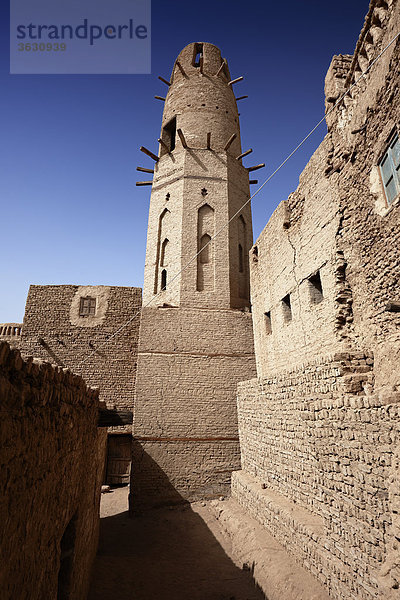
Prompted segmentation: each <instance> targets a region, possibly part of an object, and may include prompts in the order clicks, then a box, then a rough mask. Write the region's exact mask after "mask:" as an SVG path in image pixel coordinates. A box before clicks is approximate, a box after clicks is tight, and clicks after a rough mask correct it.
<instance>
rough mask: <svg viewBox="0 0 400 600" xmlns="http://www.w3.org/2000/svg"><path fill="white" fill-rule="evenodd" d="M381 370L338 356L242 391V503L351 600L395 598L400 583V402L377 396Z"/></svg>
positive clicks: (367, 360)
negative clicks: (376, 373)
mask: <svg viewBox="0 0 400 600" xmlns="http://www.w3.org/2000/svg"><path fill="white" fill-rule="evenodd" d="M372 369H373V360H372V357H371V356H370V355H369V354H362V353H358V354H357V355H352V356H351V355H346V354H337V355H333V356H328V357H326V358H325V359H324V360H321V361H315V362H313V363H310V364H308V365H303V367H302V368H300V369H299V370H297V371H292V372H286V373H285V374H283V373H281V374H280V375H279V376H275V377H273V376H271V377H269V378H262V379H259V380H251V381H248V382H243V383H241V384H239V397H238V418H239V433H240V445H241V456H242V471H239V472H237V473H235V474H234V477H233V481H232V491H233V495H234V496H235V497H236V498H237V500H238V501H239V502H240V503H241V504H242V505H243V506H244V507H245V508H246V509H247V510H248V511H249V512H250V513H251V514H252V515H253V516H254V517H256V518H257V519H258V520H259V521H260V522H261V523H262V524H264V525H265V526H266V527H267V528H268V529H270V530H271V532H272V533H273V534H274V535H275V536H276V537H277V538H278V539H279V541H281V543H282V544H284V545H285V546H286V548H287V549H288V550H289V551H290V552H291V553H292V554H293V555H294V556H295V557H296V558H297V559H298V560H299V561H300V562H302V564H304V565H305V566H307V567H308V568H309V570H310V571H311V572H312V573H313V574H314V575H315V576H316V577H317V578H318V579H319V580H320V581H321V582H322V583H324V584H325V585H326V586H327V588H328V590H329V592H330V593H331V595H332V596H333V597H334V598H340V599H342V600H349V599H357V600H361V599H368V600H369V599H371V598H376V597H379V598H392V595H391V594H393V593H394V594H395V593H396V589H397V588H396V585H397V583H396V582H398V581H400V570H399V568H398V566H396V561H395V560H394V558H393V556H394V554H396V548H397V546H396V544H397V542H396V536H397V537H398V536H399V533H400V530H399V519H398V514H397V511H398V505H399V498H400V497H399V480H400V479H399V475H398V471H396V469H397V468H398V456H397V454H396V448H397V447H398V444H399V441H400V440H399V425H400V404H399V403H400V394H399V393H396V392H392V393H391V394H389V395H388V394H384V393H382V394H374V393H371V392H370V391H369V392H368V390H371V389H372V388H371V384H372V383H373V371H372ZM365 390H367V393H366V392H365ZM394 597H397V596H395V595H394V596H393V598H394Z"/></svg>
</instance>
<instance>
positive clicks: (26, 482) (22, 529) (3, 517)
mask: <svg viewBox="0 0 400 600" xmlns="http://www.w3.org/2000/svg"><path fill="white" fill-rule="evenodd" d="M0 393H1V394H0V395H1V406H0V416H1V419H0V438H1V441H2V443H1V448H0V490H1V492H0V494H1V502H0V506H1V514H0V538H1V540H2V543H1V549H0V564H1V568H0V586H1V590H2V597H4V598H18V600H42V599H43V598H56V597H58V598H67V597H68V598H70V599H71V600H73V599H74V600H82V599H84V598H85V597H86V592H87V588H88V583H89V576H90V568H91V564H92V561H93V559H94V556H95V553H96V549H97V541H98V524H99V503H100V489H101V483H102V478H103V469H104V458H105V443H106V433H105V432H104V433H103V430H99V429H98V427H97V420H98V411H99V400H98V391H97V390H93V389H91V388H88V387H87V386H86V384H85V382H84V381H83V380H82V379H81V378H80V377H78V376H76V375H73V374H72V373H71V372H69V371H67V370H64V369H61V368H58V367H52V366H51V365H50V364H49V363H45V362H42V361H40V360H36V359H35V360H33V359H28V360H23V359H22V358H21V355H20V352H19V351H18V350H16V349H14V350H11V349H10V346H9V345H8V344H7V343H5V342H0Z"/></svg>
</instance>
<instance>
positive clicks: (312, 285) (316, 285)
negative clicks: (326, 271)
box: [308, 271, 324, 304]
mask: <svg viewBox="0 0 400 600" xmlns="http://www.w3.org/2000/svg"><path fill="white" fill-rule="evenodd" d="M308 284H309V290H310V300H311V303H312V304H318V303H319V302H321V301H322V300H323V299H324V294H323V291H322V282H321V275H320V274H319V271H318V272H317V273H315V275H311V277H309V278H308Z"/></svg>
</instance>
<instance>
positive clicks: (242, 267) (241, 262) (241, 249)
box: [238, 244, 244, 273]
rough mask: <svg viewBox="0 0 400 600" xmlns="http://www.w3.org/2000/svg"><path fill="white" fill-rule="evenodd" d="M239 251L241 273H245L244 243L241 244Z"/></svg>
mask: <svg viewBox="0 0 400 600" xmlns="http://www.w3.org/2000/svg"><path fill="white" fill-rule="evenodd" d="M238 251H239V273H243V271H244V266H243V248H242V244H239V246H238Z"/></svg>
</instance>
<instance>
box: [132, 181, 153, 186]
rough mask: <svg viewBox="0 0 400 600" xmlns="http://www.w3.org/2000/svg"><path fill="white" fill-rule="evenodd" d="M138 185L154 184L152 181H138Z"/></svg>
mask: <svg viewBox="0 0 400 600" xmlns="http://www.w3.org/2000/svg"><path fill="white" fill-rule="evenodd" d="M136 185H153V182H152V181H137V182H136Z"/></svg>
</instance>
